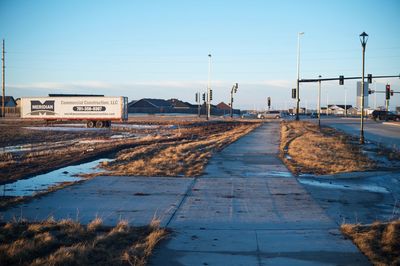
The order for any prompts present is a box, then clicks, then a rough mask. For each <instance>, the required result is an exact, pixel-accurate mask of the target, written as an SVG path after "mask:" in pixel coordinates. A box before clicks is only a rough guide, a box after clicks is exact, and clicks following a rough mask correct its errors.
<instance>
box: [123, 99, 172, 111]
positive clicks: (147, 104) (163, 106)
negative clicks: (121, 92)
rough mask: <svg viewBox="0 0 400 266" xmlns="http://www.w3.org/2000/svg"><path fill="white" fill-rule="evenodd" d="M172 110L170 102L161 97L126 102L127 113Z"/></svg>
mask: <svg viewBox="0 0 400 266" xmlns="http://www.w3.org/2000/svg"><path fill="white" fill-rule="evenodd" d="M171 111H172V105H171V103H170V102H168V101H166V100H162V99H148V98H145V99H141V100H138V101H131V102H130V103H129V104H128V112H129V113H149V114H154V113H168V112H171Z"/></svg>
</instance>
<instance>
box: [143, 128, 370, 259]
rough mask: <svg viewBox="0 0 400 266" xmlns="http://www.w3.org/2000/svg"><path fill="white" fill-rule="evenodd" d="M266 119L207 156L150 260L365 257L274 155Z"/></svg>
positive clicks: (274, 133)
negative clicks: (169, 232) (201, 172)
mask: <svg viewBox="0 0 400 266" xmlns="http://www.w3.org/2000/svg"><path fill="white" fill-rule="evenodd" d="M279 135H280V133H279V124H278V123H267V124H264V125H263V126H262V127H260V128H258V129H257V130H255V131H254V132H252V133H250V134H248V135H247V136H245V137H243V138H241V139H240V140H238V141H237V142H235V143H233V144H231V145H230V146H229V147H227V148H226V149H224V150H223V151H222V152H220V153H218V154H216V155H214V156H213V158H212V159H211V161H210V162H209V164H208V166H207V168H206V170H205V172H206V173H205V175H203V176H201V177H199V178H197V179H195V180H194V184H193V185H192V188H191V190H190V191H189V192H188V193H187V194H186V195H185V198H184V199H183V202H182V204H181V206H180V207H179V208H178V209H177V210H176V212H175V213H174V215H173V217H172V218H171V219H170V221H169V222H168V223H167V226H168V227H169V228H171V229H172V230H173V231H174V232H173V235H172V236H171V237H170V238H169V240H167V241H164V242H163V243H162V244H161V245H160V246H158V248H157V249H156V251H155V253H154V256H153V257H152V258H151V260H150V265H269V264H272V265H338V264H340V265H369V262H368V260H367V259H366V258H365V257H364V255H362V254H361V253H360V252H359V250H358V249H357V248H356V247H355V246H354V245H353V244H352V242H351V241H350V240H346V239H345V238H344V237H343V236H342V235H341V233H340V232H339V230H338V227H339V226H338V224H337V223H335V221H334V220H332V219H331V218H330V217H328V216H327V214H326V213H325V211H324V209H322V208H321V207H320V206H319V204H318V203H317V202H316V201H315V200H314V199H313V198H312V197H311V195H310V194H309V193H308V192H307V191H306V190H305V189H304V188H303V186H302V185H301V184H299V183H298V181H297V180H296V178H295V177H293V176H292V175H291V173H290V172H289V171H288V170H287V168H286V167H285V166H284V164H283V163H282V161H281V160H280V159H279V157H278V153H279Z"/></svg>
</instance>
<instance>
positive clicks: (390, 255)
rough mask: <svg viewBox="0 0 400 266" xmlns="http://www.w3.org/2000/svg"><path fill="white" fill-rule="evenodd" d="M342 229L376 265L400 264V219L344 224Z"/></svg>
mask: <svg viewBox="0 0 400 266" xmlns="http://www.w3.org/2000/svg"><path fill="white" fill-rule="evenodd" d="M341 230H342V232H343V233H344V234H345V235H346V236H348V237H349V238H350V239H351V240H352V241H353V242H354V243H355V244H356V245H357V246H358V248H359V249H360V250H361V251H362V252H363V253H364V254H365V255H366V256H367V257H368V258H369V260H370V261H371V262H372V263H373V264H374V265H400V220H396V221H392V222H389V223H380V222H375V223H373V224H372V225H359V224H356V225H354V224H343V225H342V226H341Z"/></svg>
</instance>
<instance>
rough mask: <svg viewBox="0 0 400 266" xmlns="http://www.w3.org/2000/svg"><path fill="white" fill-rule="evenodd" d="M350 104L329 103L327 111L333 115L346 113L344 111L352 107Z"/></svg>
mask: <svg viewBox="0 0 400 266" xmlns="http://www.w3.org/2000/svg"><path fill="white" fill-rule="evenodd" d="M352 107H353V106H352V105H344V104H329V105H328V108H329V113H330V114H334V115H346V111H348V110H349V109H350V108H352Z"/></svg>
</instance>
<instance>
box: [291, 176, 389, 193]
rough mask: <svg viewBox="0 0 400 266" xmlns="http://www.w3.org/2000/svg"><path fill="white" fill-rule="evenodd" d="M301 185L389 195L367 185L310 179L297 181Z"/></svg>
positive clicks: (377, 187)
mask: <svg viewBox="0 0 400 266" xmlns="http://www.w3.org/2000/svg"><path fill="white" fill-rule="evenodd" d="M298 180H299V182H300V183H301V184H304V185H310V186H316V187H322V188H329V189H342V190H358V191H368V192H374V193H385V194H387V193H389V191H388V190H387V189H386V188H384V187H380V186H375V185H368V184H354V183H333V182H332V181H331V182H329V181H324V182H321V181H318V180H310V179H303V178H299V179H298Z"/></svg>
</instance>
